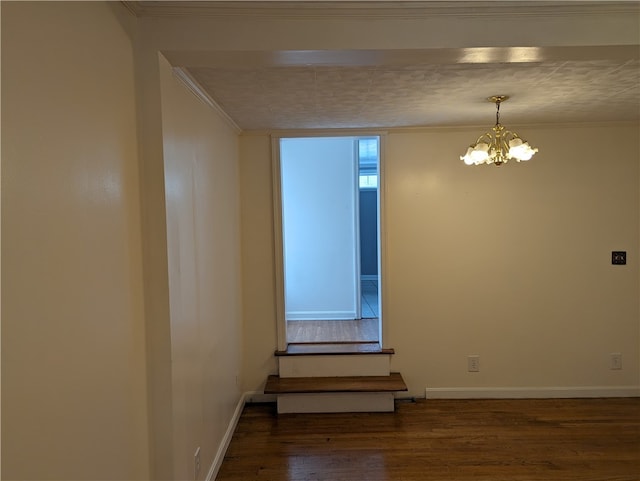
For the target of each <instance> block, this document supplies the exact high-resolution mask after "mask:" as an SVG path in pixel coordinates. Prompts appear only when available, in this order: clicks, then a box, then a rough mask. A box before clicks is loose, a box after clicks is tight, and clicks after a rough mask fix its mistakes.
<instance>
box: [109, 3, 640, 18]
mask: <svg viewBox="0 0 640 481" xmlns="http://www.w3.org/2000/svg"><path fill="white" fill-rule="evenodd" d="M122 3H124V4H125V6H126V7H127V8H128V9H129V10H130V11H131V12H133V13H134V14H135V15H136V16H138V17H185V16H210V17H229V16H242V17H254V18H255V17H275V18H278V17H282V18H290V17H327V16H329V17H335V16H341V17H387V18H388V17H391V18H415V17H434V16H436V17H437V16H457V17H507V16H508V17H513V16H537V17H548V16H554V17H557V16H559V15H561V16H573V15H605V14H617V15H639V14H640V2H637V1H636V0H624V1H588V0H587V1H585V0H574V1H542V0H541V1H480V0H476V1H474V0H471V1H469V0H449V1H421V0H408V1H407V0H355V1H354V0H333V1H312V0H306V1H305V0H291V1H288V0H284V1H283V0H262V1H252V0H236V1H189V0H186V1H123V2H122Z"/></svg>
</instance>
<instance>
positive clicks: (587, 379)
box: [241, 124, 640, 397]
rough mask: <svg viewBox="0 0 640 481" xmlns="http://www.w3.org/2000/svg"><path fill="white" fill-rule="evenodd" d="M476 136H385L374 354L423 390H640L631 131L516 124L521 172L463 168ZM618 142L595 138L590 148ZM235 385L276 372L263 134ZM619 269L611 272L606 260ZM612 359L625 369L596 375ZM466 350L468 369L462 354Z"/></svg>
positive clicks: (250, 200) (253, 143) (254, 143)
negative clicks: (523, 151)
mask: <svg viewBox="0 0 640 481" xmlns="http://www.w3.org/2000/svg"><path fill="white" fill-rule="evenodd" d="M477 130H478V129H468V130H467V129H455V130H454V129H451V130H423V131H405V132H391V133H389V134H388V136H387V139H386V140H387V142H386V145H387V149H386V153H385V154H386V155H385V158H384V166H385V174H386V176H385V180H384V185H385V199H386V200H385V202H386V203H385V215H386V224H385V231H384V237H385V241H384V242H385V253H386V254H385V255H386V259H385V266H386V271H385V274H386V275H385V278H384V279H385V287H384V294H383V295H384V305H383V309H384V315H385V318H384V319H385V323H386V324H385V332H386V336H387V337H386V339H385V345H386V346H388V347H393V348H395V349H396V355H395V356H394V358H393V361H392V368H393V369H394V370H398V371H400V372H402V374H403V375H404V376H405V379H406V381H407V383H408V385H409V395H412V396H421V397H424V393H425V388H426V387H430V388H446V387H462V388H465V387H467V388H468V387H483V388H499V387H525V388H544V387H553V388H573V387H607V386H609V387H611V386H635V387H636V388H637V387H638V386H639V385H640V382H639V381H640V379H639V377H640V373H639V367H640V352H639V346H638V333H639V330H640V323H639V319H640V316H639V312H638V302H637V299H638V293H639V283H638V269H637V266H638V258H637V247H638V245H639V240H640V239H639V237H638V232H639V224H638V217H639V213H638V200H639V199H638V197H639V189H638V177H639V163H640V152H639V144H640V139H639V134H638V132H639V129H638V125H637V124H619V125H610V126H609V125H597V126H559V127H558V128H551V127H546V128H545V127H528V128H526V127H523V128H519V129H517V130H518V131H519V132H520V133H521V134H522V135H523V136H524V137H525V138H528V139H529V140H530V141H531V142H532V143H533V144H534V145H536V146H537V147H539V149H540V153H538V154H537V155H536V157H534V159H533V160H532V161H531V162H529V163H523V164H516V163H513V164H511V163H510V164H507V165H505V166H502V167H499V168H498V167H494V166H491V167H489V166H485V167H467V166H465V165H464V164H463V163H462V162H461V161H459V160H458V159H459V156H460V154H461V153H462V151H463V150H464V147H465V145H467V144H468V143H469V142H470V139H474V138H476V137H477V135H478V131H477ZM613 138H615V139H616V153H615V157H612V153H611V151H610V148H609V144H608V143H606V142H594V141H593V139H613ZM241 172H242V176H241V178H242V194H243V203H242V205H243V259H244V270H243V275H244V279H245V280H244V287H245V297H244V306H245V323H246V325H245V330H244V336H245V345H246V347H247V349H246V350H245V358H244V359H245V361H244V362H245V371H246V374H247V377H246V384H245V386H244V388H245V389H246V390H250V391H252V390H259V389H261V388H262V383H263V382H264V379H265V377H266V376H267V374H269V373H272V372H275V369H276V367H275V363H274V362H273V360H272V353H273V349H274V346H275V345H276V333H275V327H274V325H275V314H274V312H275V304H274V300H273V299H274V295H273V290H274V287H273V277H274V274H273V267H272V266H273V254H272V252H273V240H272V239H273V234H272V231H271V221H272V215H273V212H272V208H271V204H270V202H271V184H270V182H271V179H270V175H269V174H270V150H269V139H268V137H267V136H263V135H245V136H243V137H242V141H241ZM612 250H627V251H628V256H629V258H628V265H627V266H612V265H611V260H610V256H611V251H612ZM612 352H621V353H622V354H623V358H624V361H623V362H624V368H623V369H622V370H620V371H612V370H610V369H609V354H610V353H612ZM471 354H477V355H480V362H481V371H480V372H479V373H468V372H467V363H466V357H467V356H468V355H471Z"/></svg>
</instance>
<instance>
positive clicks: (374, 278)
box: [360, 274, 380, 281]
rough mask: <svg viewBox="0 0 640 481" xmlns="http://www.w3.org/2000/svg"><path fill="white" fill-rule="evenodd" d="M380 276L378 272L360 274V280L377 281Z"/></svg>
mask: <svg viewBox="0 0 640 481" xmlns="http://www.w3.org/2000/svg"><path fill="white" fill-rule="evenodd" d="M378 277H380V276H378V275H377V274H362V275H361V276H360V280H361V281H377V280H378Z"/></svg>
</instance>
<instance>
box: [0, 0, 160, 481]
mask: <svg viewBox="0 0 640 481" xmlns="http://www.w3.org/2000/svg"><path fill="white" fill-rule="evenodd" d="M1 8H2V479H7V480H9V479H11V480H26V479H34V480H36V479H37V480H45V479H59V480H65V481H68V480H90V479H109V480H134V479H148V478H149V465H148V463H149V453H148V438H147V435H148V432H147V414H148V413H147V398H146V370H145V342H144V312H143V302H142V256H141V240H140V217H139V210H140V206H139V187H138V165H137V162H138V157H137V143H136V113H135V91H134V67H133V51H132V46H131V44H130V40H129V38H128V37H127V35H126V34H125V32H124V31H123V30H122V27H121V26H120V24H119V23H118V21H117V19H116V17H115V16H114V14H113V12H112V10H111V8H110V7H109V6H107V5H106V4H104V3H97V2H77V3H76V2H70V3H62V2H51V3H49V2H43V3H38V2H2V6H1Z"/></svg>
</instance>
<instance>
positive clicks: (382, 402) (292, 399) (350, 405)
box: [278, 392, 395, 414]
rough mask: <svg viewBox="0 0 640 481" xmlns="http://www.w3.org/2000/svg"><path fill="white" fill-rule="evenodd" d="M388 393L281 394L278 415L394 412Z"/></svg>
mask: <svg viewBox="0 0 640 481" xmlns="http://www.w3.org/2000/svg"><path fill="white" fill-rule="evenodd" d="M394 410H395V406H394V395H393V393H388V392H381V393H377V392H369V393H321V394H279V395H278V414H288V413H361V412H394Z"/></svg>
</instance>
